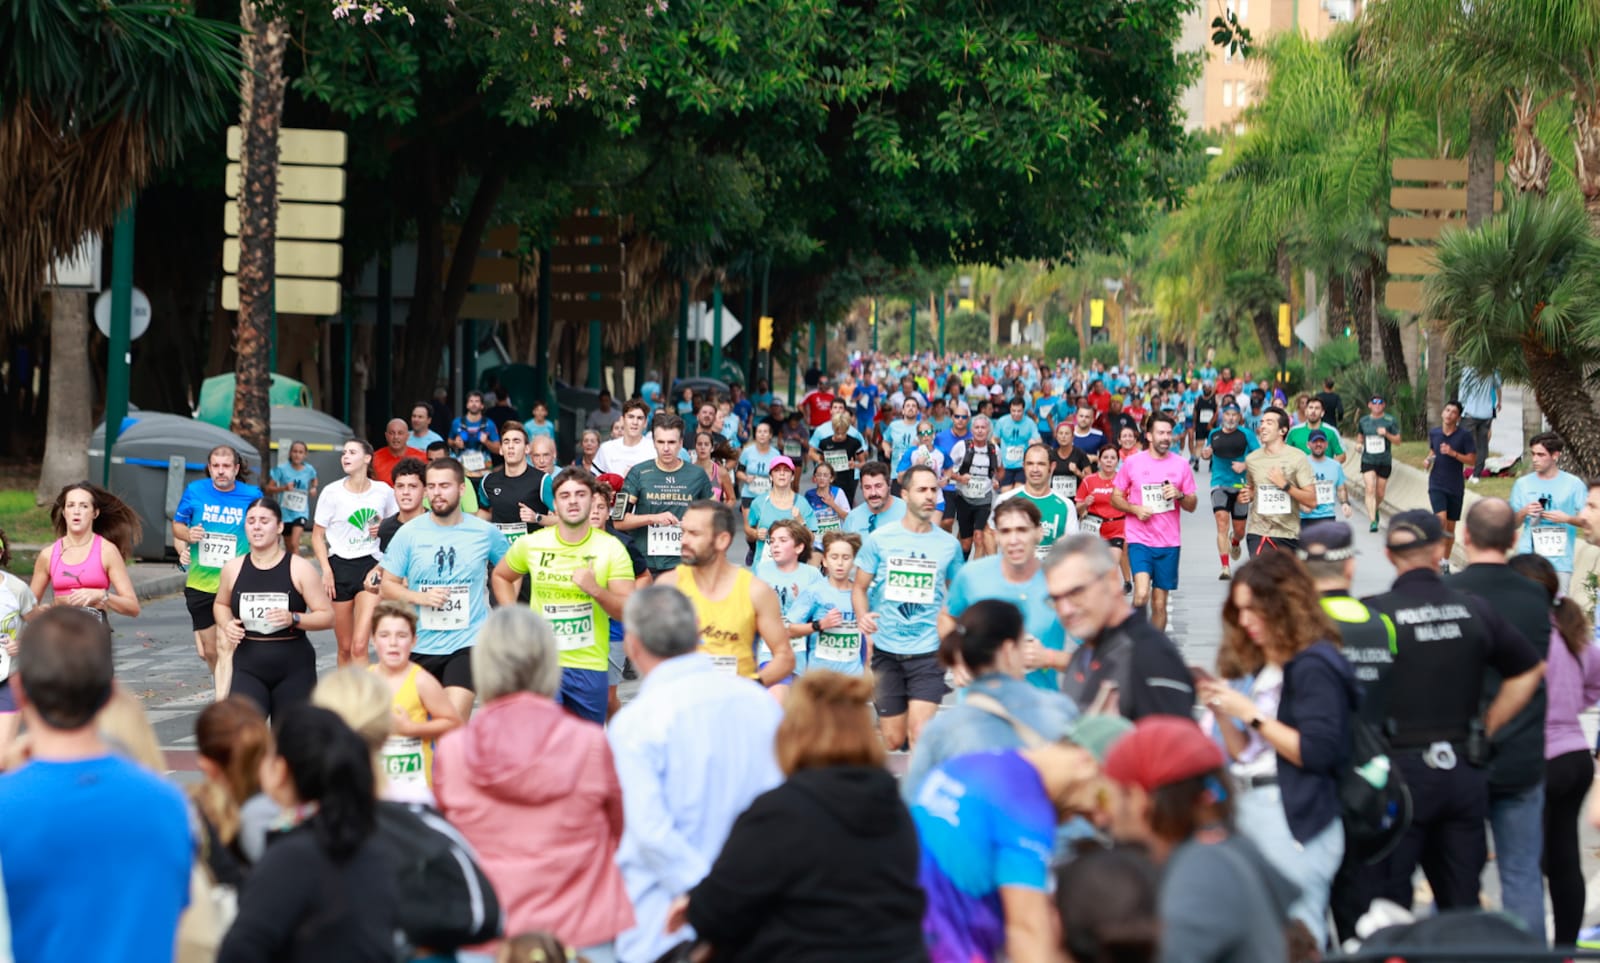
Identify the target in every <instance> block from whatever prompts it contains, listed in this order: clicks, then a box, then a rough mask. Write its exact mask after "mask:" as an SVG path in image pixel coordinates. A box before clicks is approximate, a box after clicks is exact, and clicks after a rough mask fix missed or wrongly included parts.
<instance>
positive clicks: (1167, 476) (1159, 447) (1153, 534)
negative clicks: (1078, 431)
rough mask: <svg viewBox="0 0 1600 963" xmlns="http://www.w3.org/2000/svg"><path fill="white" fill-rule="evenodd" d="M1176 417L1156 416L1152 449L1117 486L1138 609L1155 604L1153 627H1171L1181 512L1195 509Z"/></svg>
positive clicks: (1139, 455)
mask: <svg viewBox="0 0 1600 963" xmlns="http://www.w3.org/2000/svg"><path fill="white" fill-rule="evenodd" d="M1176 427H1177V424H1176V422H1175V421H1174V420H1173V418H1172V416H1171V415H1169V414H1167V413H1166V412H1162V411H1158V412H1156V413H1155V414H1153V415H1151V416H1150V421H1149V429H1148V431H1147V432H1146V435H1147V437H1148V439H1149V442H1150V447H1149V449H1147V450H1145V451H1140V452H1135V453H1134V454H1132V455H1129V456H1128V457H1127V458H1126V459H1125V460H1124V461H1123V462H1122V467H1121V468H1120V469H1118V470H1117V477H1116V480H1115V481H1113V482H1112V486H1113V491H1112V492H1111V505H1112V507H1114V508H1117V509H1119V510H1121V511H1124V512H1127V513H1128V521H1127V526H1126V529H1125V531H1126V537H1127V540H1128V565H1129V567H1130V568H1131V569H1132V570H1133V604H1134V606H1135V607H1143V606H1144V604H1145V602H1147V601H1148V602H1150V603H1151V604H1150V624H1151V625H1154V626H1155V627H1156V628H1158V629H1161V630H1163V631H1165V630H1166V628H1167V595H1168V593H1170V592H1172V591H1173V590H1174V589H1176V588H1177V587H1178V546H1179V545H1180V544H1182V533H1183V526H1182V523H1181V520H1180V519H1179V517H1178V508H1179V507H1182V508H1183V510H1184V511H1186V512H1192V511H1194V509H1195V504H1196V501H1197V498H1196V496H1195V487H1194V472H1193V471H1192V470H1191V469H1190V467H1189V462H1188V461H1187V460H1185V459H1184V458H1182V457H1180V456H1178V455H1174V454H1172V432H1173V430H1174V429H1175V428H1176Z"/></svg>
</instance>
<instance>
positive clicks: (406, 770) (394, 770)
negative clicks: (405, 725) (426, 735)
mask: <svg viewBox="0 0 1600 963" xmlns="http://www.w3.org/2000/svg"><path fill="white" fill-rule="evenodd" d="M378 759H379V761H380V762H381V763H382V764H383V774H384V775H385V776H388V777H389V781H390V782H393V783H407V784H410V785H423V786H425V785H427V783H428V774H427V773H426V772H424V771H423V769H422V740H421V739H418V738H415V737H412V736H390V737H389V738H387V739H385V740H384V741H383V748H382V749H380V750H379V751H378Z"/></svg>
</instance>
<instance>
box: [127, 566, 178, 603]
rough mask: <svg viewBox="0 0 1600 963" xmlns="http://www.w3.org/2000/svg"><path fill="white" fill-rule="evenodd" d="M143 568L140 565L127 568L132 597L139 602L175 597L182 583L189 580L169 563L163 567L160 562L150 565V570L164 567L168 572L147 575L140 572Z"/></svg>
mask: <svg viewBox="0 0 1600 963" xmlns="http://www.w3.org/2000/svg"><path fill="white" fill-rule="evenodd" d="M143 567H144V566H143V565H142V564H135V565H130V566H128V577H129V578H130V579H132V580H133V595H134V597H135V598H137V599H138V600H139V601H141V602H148V601H151V600H152V599H159V598H164V597H166V596H168V595H176V594H178V593H179V592H182V591H183V583H184V582H185V581H187V580H188V578H189V576H188V573H186V572H180V571H178V569H177V568H176V567H174V566H173V565H172V564H171V563H167V564H166V565H165V566H163V565H162V563H160V562H155V563H152V564H151V566H150V567H151V568H157V567H165V568H167V569H169V571H166V572H160V573H156V572H151V573H150V574H148V575H146V574H143V573H141V572H140V569H141V568H143Z"/></svg>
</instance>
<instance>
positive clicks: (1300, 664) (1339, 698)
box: [1278, 642, 1360, 843]
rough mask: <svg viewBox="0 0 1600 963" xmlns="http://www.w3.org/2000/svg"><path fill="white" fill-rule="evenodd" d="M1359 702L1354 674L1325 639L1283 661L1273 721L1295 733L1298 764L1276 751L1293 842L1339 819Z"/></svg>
mask: <svg viewBox="0 0 1600 963" xmlns="http://www.w3.org/2000/svg"><path fill="white" fill-rule="evenodd" d="M1359 704H1360V690H1359V689H1357V688H1356V677H1355V673H1354V672H1353V671H1351V669H1350V663H1348V662H1346V661H1345V658H1344V656H1343V655H1341V654H1339V650H1338V649H1336V648H1334V646H1333V645H1332V644H1331V643H1329V642H1317V643H1315V644H1313V645H1312V646H1310V647H1309V648H1307V649H1306V650H1305V651H1303V652H1301V653H1300V654H1299V655H1296V656H1295V657H1294V658H1292V659H1290V660H1289V661H1288V663H1287V664H1286V665H1284V667H1283V696H1282V700H1281V702H1280V703H1279V705H1278V721H1279V722H1281V723H1283V724H1284V725H1286V726H1289V727H1290V728H1292V729H1294V730H1295V731H1297V732H1299V733H1300V765H1298V766H1296V765H1294V764H1293V763H1291V762H1289V761H1288V760H1287V759H1285V758H1283V756H1281V755H1280V756H1278V788H1279V790H1280V791H1281V792H1282V794H1283V811H1284V815H1285V816H1286V817H1287V819H1288V822H1289V831H1290V832H1291V833H1293V834H1294V838H1295V840H1296V841H1298V842H1301V843H1304V842H1306V841H1308V840H1310V839H1312V838H1313V837H1315V836H1316V835H1317V834H1318V833H1320V832H1322V831H1323V830H1324V829H1326V828H1328V824H1329V823H1331V822H1332V821H1333V820H1335V819H1338V818H1339V781H1338V779H1339V771H1340V769H1342V768H1343V767H1344V766H1346V765H1348V764H1349V762H1350V719H1351V716H1352V715H1353V714H1354V712H1355V709H1356V707H1357V706H1358V705H1359Z"/></svg>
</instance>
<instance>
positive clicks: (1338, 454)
mask: <svg viewBox="0 0 1600 963" xmlns="http://www.w3.org/2000/svg"><path fill="white" fill-rule="evenodd" d="M1319 427H1321V428H1322V433H1323V434H1325V435H1327V436H1328V455H1329V457H1332V458H1343V457H1344V443H1343V442H1341V441H1340V440H1339V432H1338V430H1337V429H1335V428H1334V427H1333V426H1332V425H1330V424H1328V423H1327V422H1326V421H1324V422H1323V423H1322V424H1321V425H1320V426H1319ZM1310 437H1311V427H1310V426H1309V425H1296V426H1295V427H1293V428H1291V429H1289V437H1288V438H1286V439H1284V440H1285V441H1287V442H1288V443H1289V447H1290V448H1298V449H1300V450H1301V451H1303V452H1305V453H1306V454H1308V455H1309V454H1311V442H1310V441H1309V440H1308V439H1309V438H1310Z"/></svg>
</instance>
